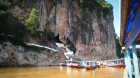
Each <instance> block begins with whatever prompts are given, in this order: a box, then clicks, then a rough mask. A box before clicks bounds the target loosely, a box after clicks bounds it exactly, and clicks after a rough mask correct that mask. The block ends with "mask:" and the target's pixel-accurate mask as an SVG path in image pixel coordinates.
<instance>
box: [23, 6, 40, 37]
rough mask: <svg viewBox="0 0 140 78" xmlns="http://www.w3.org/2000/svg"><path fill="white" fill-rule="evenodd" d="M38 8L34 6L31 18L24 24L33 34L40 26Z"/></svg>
mask: <svg viewBox="0 0 140 78" xmlns="http://www.w3.org/2000/svg"><path fill="white" fill-rule="evenodd" d="M37 12H38V11H37V10H36V9H35V8H33V9H32V10H31V13H30V14H29V18H28V19H27V20H25V22H24V25H25V27H26V29H27V30H29V31H30V32H31V34H36V29H37V28H38V27H39V20H38V18H37Z"/></svg>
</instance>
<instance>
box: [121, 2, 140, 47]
mask: <svg viewBox="0 0 140 78" xmlns="http://www.w3.org/2000/svg"><path fill="white" fill-rule="evenodd" d="M133 42H134V43H135V44H140V0H121V33H120V43H121V45H122V46H123V47H125V48H126V49H127V48H129V46H130V45H131V44H132V43H133Z"/></svg>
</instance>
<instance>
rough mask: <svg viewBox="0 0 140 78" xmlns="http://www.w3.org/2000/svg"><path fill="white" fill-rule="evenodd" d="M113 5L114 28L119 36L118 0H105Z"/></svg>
mask: <svg viewBox="0 0 140 78" xmlns="http://www.w3.org/2000/svg"><path fill="white" fill-rule="evenodd" d="M105 1H107V2H108V3H111V5H112V6H113V15H114V28H115V32H116V33H117V35H118V37H120V0H105Z"/></svg>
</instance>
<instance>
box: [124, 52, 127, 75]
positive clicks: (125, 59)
mask: <svg viewBox="0 0 140 78" xmlns="http://www.w3.org/2000/svg"><path fill="white" fill-rule="evenodd" d="M124 62H125V70H126V71H124V72H126V74H125V77H128V62H127V53H126V52H125V53H124Z"/></svg>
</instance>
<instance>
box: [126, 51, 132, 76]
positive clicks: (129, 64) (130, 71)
mask: <svg viewBox="0 0 140 78" xmlns="http://www.w3.org/2000/svg"><path fill="white" fill-rule="evenodd" d="M126 53H127V63H128V73H129V78H132V65H131V56H130V51H129V50H128V49H127V50H126Z"/></svg>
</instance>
